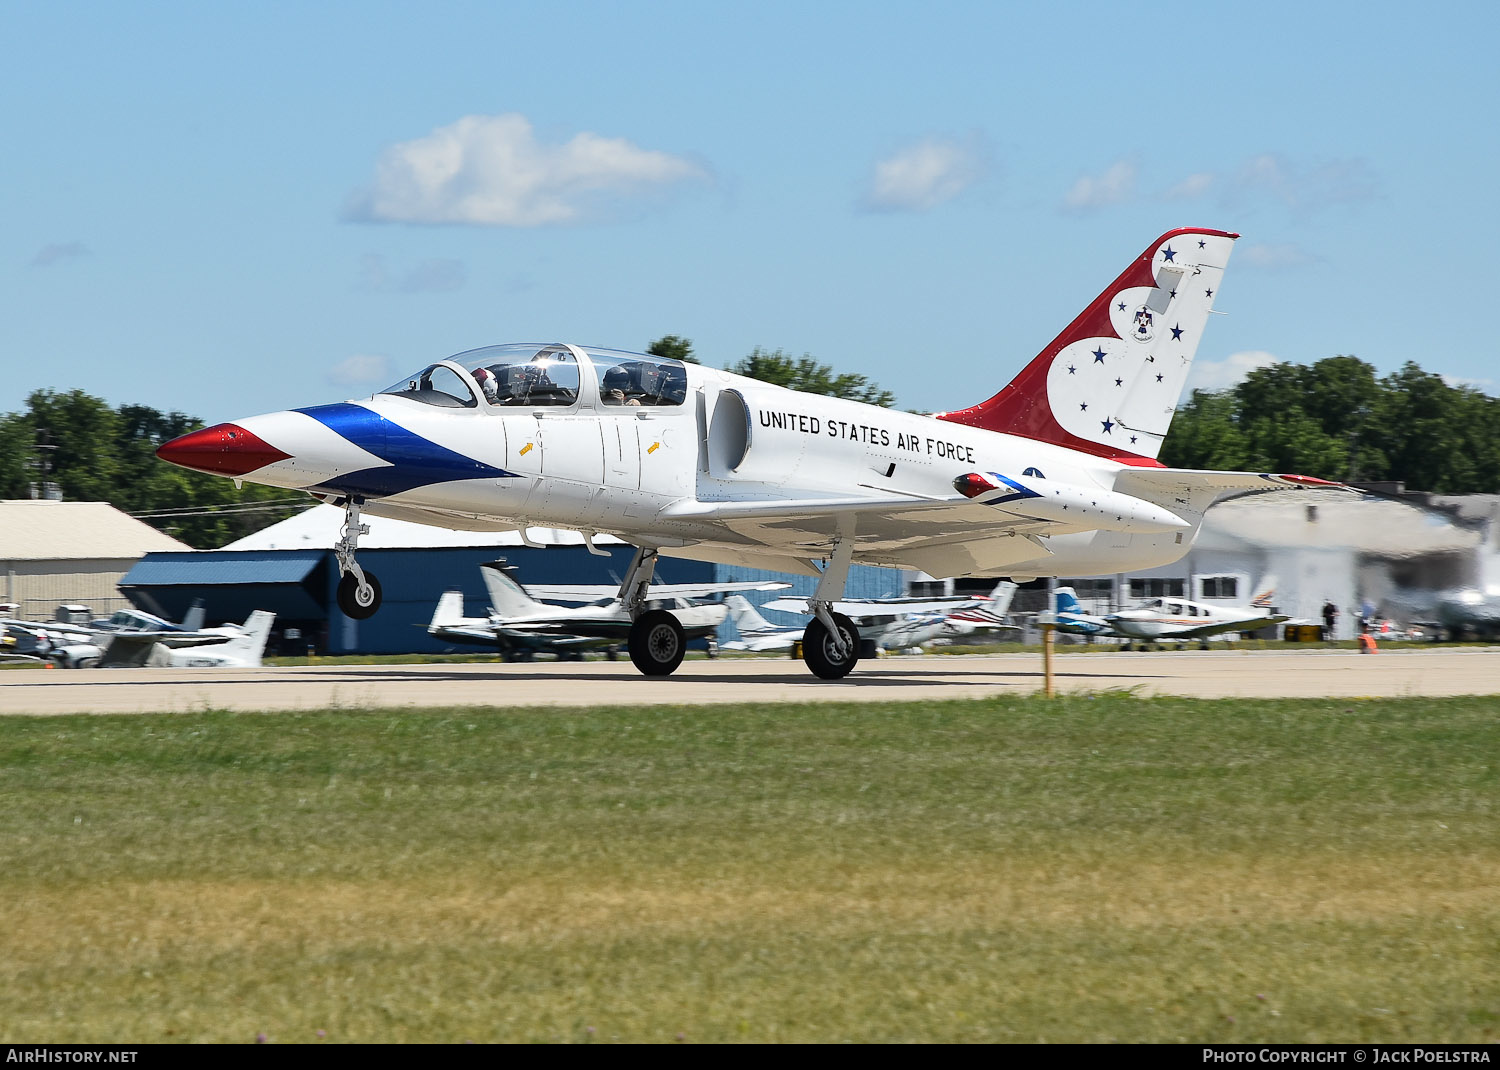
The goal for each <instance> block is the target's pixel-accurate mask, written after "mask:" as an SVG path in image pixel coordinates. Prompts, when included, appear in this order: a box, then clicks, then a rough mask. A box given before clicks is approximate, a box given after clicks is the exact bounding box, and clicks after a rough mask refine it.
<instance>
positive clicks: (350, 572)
mask: <svg viewBox="0 0 1500 1070" xmlns="http://www.w3.org/2000/svg"><path fill="white" fill-rule="evenodd" d="M360 504H361V503H360V500H359V499H358V498H352V497H351V498H348V499H346V500H345V501H344V529H343V533H342V534H341V535H340V536H339V541H338V543H337V544H336V545H335V546H334V548H333V555H334V557H336V558H337V559H338V563H339V572H340V574H341V578H340V579H339V590H338V603H339V609H341V610H343V612H344V615H345V616H346V617H352V618H353V619H355V620H367V619H368V618H370V617H373V616H374V615H375V611H376V610H377V609H379V608H380V597H381V596H380V581H379V580H377V579H376V578H375V573H373V572H366V571H365V570H364V569H362V568H360V567H359V562H358V561H357V560H355V558H354V552H355V551H356V550H357V549H359V537H360V536H361V535H368V534H369V533H370V525H368V524H361V523H360V522H359V507H360Z"/></svg>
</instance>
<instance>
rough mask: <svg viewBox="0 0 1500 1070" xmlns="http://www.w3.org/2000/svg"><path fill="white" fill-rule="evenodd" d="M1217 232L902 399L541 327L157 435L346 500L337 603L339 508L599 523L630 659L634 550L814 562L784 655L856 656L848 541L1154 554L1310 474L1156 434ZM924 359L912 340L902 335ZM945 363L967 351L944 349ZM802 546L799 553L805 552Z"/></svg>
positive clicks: (1090, 566)
mask: <svg viewBox="0 0 1500 1070" xmlns="http://www.w3.org/2000/svg"><path fill="white" fill-rule="evenodd" d="M1236 237H1238V235H1235V234H1231V233H1228V232H1225V231H1221V230H1209V229H1203V228H1184V229H1181V230H1173V231H1170V232H1169V233H1167V234H1163V235H1162V236H1161V237H1160V238H1158V239H1156V240H1155V241H1154V242H1152V243H1151V244H1150V245H1149V246H1147V247H1146V249H1145V251H1144V252H1142V253H1141V254H1140V255H1139V256H1137V257H1135V258H1133V259H1132V260H1131V261H1130V263H1129V264H1128V265H1127V266H1126V267H1125V269H1124V271H1123V272H1121V273H1120V275H1119V276H1118V277H1117V278H1116V279H1115V280H1114V282H1112V283H1111V284H1110V285H1109V286H1107V287H1106V288H1105V289H1104V290H1103V291H1102V292H1101V293H1100V294H1099V295H1098V296H1097V297H1096V298H1094V300H1093V301H1091V302H1090V303H1089V304H1088V306H1087V307H1086V308H1085V309H1084V310H1083V312H1082V313H1081V314H1080V315H1079V316H1078V317H1077V318H1076V319H1074V320H1073V322H1072V323H1071V324H1069V325H1068V326H1067V327H1066V328H1064V329H1063V331H1062V333H1061V334H1059V335H1058V336H1057V337H1056V338H1055V339H1054V340H1053V341H1052V342H1051V343H1050V344H1049V345H1047V346H1046V347H1045V348H1044V349H1043V350H1042V351H1041V353H1040V354H1038V355H1037V356H1036V357H1035V358H1034V359H1033V360H1032V361H1031V362H1030V363H1029V364H1027V365H1026V366H1025V367H1024V368H1023V369H1022V370H1021V372H1020V374H1019V375H1017V376H1016V377H1015V379H1014V380H1012V381H1011V382H1010V384H1009V385H1007V386H1005V387H1004V388H1003V389H1002V390H1000V391H999V393H997V394H995V395H994V396H993V397H991V398H989V400H987V401H983V402H980V403H979V404H977V405H974V406H972V407H970V408H965V409H959V410H957V411H953V412H945V413H938V414H937V415H936V416H922V415H918V414H914V413H905V412H897V411H895V410H892V409H884V408H878V407H875V406H871V405H864V404H861V403H859V402H855V401H847V400H844V399H841V398H833V397H824V396H820V395H815V394H808V393H801V392H798V391H794V390H787V389H784V388H781V387H777V386H772V385H770V384H767V383H764V382H760V381H758V380H755V379H750V378H746V377H744V376H738V375H734V374H732V373H730V372H727V371H719V370H716V369H714V368H710V367H707V366H704V365H699V364H686V363H683V362H681V361H677V360H671V359H667V358H663V357H655V356H650V355H647V354H640V353H623V352H618V351H614V350H605V349H595V348H589V347H584V346H576V345H565V344H548V345H539V344H527V345H506V346H491V347H488V348H485V349H476V350H471V351H469V352H466V353H460V354H458V355H457V356H454V357H452V358H449V359H446V360H440V361H438V362H437V363H435V364H431V365H429V366H427V367H426V368H423V369H422V370H420V371H418V372H415V373H413V374H412V375H411V376H409V377H405V378H403V379H402V380H401V381H400V382H397V383H395V384H393V385H392V386H390V387H389V388H388V389H386V390H383V391H381V392H380V393H378V394H376V395H375V396H373V397H371V398H368V399H365V400H361V401H350V402H345V403H342V404H336V405H317V406H312V407H309V408H304V409H296V410H291V411H286V412H278V413H272V414H269V415H265V416H254V417H250V418H248V419H242V420H239V421H236V422H234V423H224V424H218V425H216V426H214V427H208V428H204V429H202V430H199V431H193V432H190V433H189V434H186V435H183V436H181V437H179V438H176V439H173V440H172V441H170V442H168V443H165V444H164V445H162V446H161V447H160V448H159V449H158V450H157V456H159V457H160V458H162V459H163V460H166V461H170V462H172V463H174V464H179V465H182V466H184V467H187V468H193V469H197V470H199V471H203V472H210V473H213V474H216V475H220V476H224V477H226V478H230V479H234V480H249V481H251V482H254V483H263V484H266V485H268V486H276V487H287V488H293V489H297V490H306V491H307V492H309V493H311V494H312V495H314V496H315V497H317V498H319V499H321V500H323V501H325V502H331V503H333V504H335V505H339V506H341V507H342V508H343V509H344V511H345V525H344V534H343V537H342V538H341V539H340V541H339V543H338V545H337V546H336V547H335V554H336V558H337V561H338V565H339V571H340V573H341V574H342V576H343V578H342V580H341V582H340V584H339V606H340V608H341V609H342V610H343V611H344V613H346V614H347V615H349V616H351V617H355V618H362V617H367V616H369V615H370V614H372V613H374V612H375V610H376V609H377V608H378V607H379V605H380V599H381V594H380V584H379V582H378V581H377V580H376V579H375V578H374V576H372V575H371V574H370V573H368V572H366V571H365V569H364V568H363V566H362V565H361V564H360V563H359V561H358V559H357V556H356V551H357V550H358V545H359V536H360V535H361V534H364V533H366V530H367V528H366V525H364V524H362V523H361V520H360V518H361V515H362V513H363V512H369V513H372V514H376V515H380V516H390V517H396V518H399V519H403V520H414V521H418V522H421V523H427V524H433V525H436V526H438V527H446V528H470V529H474V530H497V529H502V528H503V529H511V528H522V529H524V528H525V527H527V526H533V525H534V526H547V527H564V528H571V529H576V530H579V531H582V532H583V533H584V537H585V540H586V542H587V544H588V545H589V546H592V545H593V543H592V537H593V535H594V534H596V533H598V532H609V533H612V534H615V535H618V536H620V537H622V538H624V539H625V540H626V541H628V542H632V543H634V544H635V545H637V546H639V547H641V548H643V550H644V552H643V553H642V554H640V555H638V556H637V558H636V561H635V563H634V565H633V567H632V569H631V572H630V574H629V575H628V576H626V578H625V582H624V583H623V584H622V585H621V589H622V591H624V592H625V594H624V596H623V597H624V603H625V605H624V611H625V613H626V615H627V616H628V617H629V618H630V619H631V620H632V621H633V622H634V625H633V627H631V628H630V630H629V636H628V639H627V641H628V643H629V646H630V650H631V660H632V661H634V662H635V664H636V666H637V667H638V668H641V669H642V671H643V672H645V673H647V674H648V675H664V674H666V673H669V672H671V671H672V670H673V669H674V668H676V665H677V663H678V660H679V659H678V657H677V653H678V652H679V651H680V649H681V646H682V643H683V639H684V636H683V632H682V625H681V622H680V621H678V620H677V618H676V617H675V616H673V615H672V614H671V613H668V612H665V611H664V610H659V609H652V608H650V605H649V602H650V584H651V580H652V576H653V574H654V570H655V566H656V561H657V558H658V555H660V554H667V555H669V556H677V557H687V558H693V559H697V560H707V561H719V562H724V563H726V564H731V565H737V566H744V567H751V568H766V569H772V570H775V571H779V572H791V573H797V574H801V575H810V576H817V577H819V580H818V586H817V590H816V591H815V592H814V593H813V596H812V598H811V599H809V600H808V608H809V609H810V610H811V611H812V614H813V619H812V621H811V622H810V623H809V624H808V626H807V629H806V632H805V633H804V636H803V660H804V661H806V663H807V665H808V667H809V668H810V669H811V670H812V671H813V672H814V673H815V674H817V675H818V676H819V677H822V678H824V679H838V678H841V677H843V676H845V675H846V674H847V673H849V672H850V671H851V670H852V669H853V668H854V665H855V662H856V661H857V660H858V657H859V646H860V644H859V635H858V631H857V629H856V628H855V625H854V622H853V621H852V620H850V619H849V617H848V616H847V615H845V614H843V613H840V612H839V611H838V609H837V608H836V603H838V602H839V601H840V600H841V599H842V598H843V595H844V588H845V585H846V583H847V580H848V576H849V568H850V565H851V564H852V563H853V562H856V561H858V562H864V563H868V564H872V565H882V566H889V567H898V568H910V569H916V570H919V571H922V572H926V573H927V574H928V575H931V576H934V577H939V578H941V577H949V576H972V575H1008V576H1010V577H1011V578H1012V579H1014V580H1017V581H1021V580H1029V579H1032V578H1034V577H1037V576H1059V575H1075V576H1094V575H1102V574H1108V573H1117V572H1128V571H1136V570H1140V569H1145V568H1151V567H1155V566H1158V565H1163V564H1167V563H1170V562H1172V561H1176V560H1177V559H1179V558H1180V557H1182V555H1183V554H1185V553H1187V551H1188V550H1189V549H1190V548H1191V546H1192V544H1193V540H1194V538H1195V537H1196V536H1197V534H1198V530H1199V527H1200V525H1201V523H1202V521H1203V515H1204V513H1205V512H1206V511H1207V510H1208V508H1209V507H1210V506H1211V505H1212V504H1213V503H1214V502H1215V501H1216V500H1217V499H1218V498H1219V496H1220V495H1222V494H1224V493H1225V492H1230V491H1235V492H1249V491H1255V490H1276V489H1301V488H1304V487H1308V486H1322V487H1326V486H1334V484H1329V483H1327V482H1326V481H1324V480H1317V479H1310V478H1308V477H1304V476H1291V475H1274V474H1268V473H1254V472H1207V471H1196V470H1188V469H1174V468H1166V467H1164V466H1162V465H1161V464H1160V462H1158V461H1157V460H1156V457H1157V454H1158V452H1159V451H1160V449H1161V444H1162V441H1163V439H1164V438H1165V436H1166V433H1167V429H1168V426H1169V425H1170V423H1171V420H1172V414H1173V412H1174V411H1175V409H1176V405H1177V400H1178V398H1179V397H1180V396H1181V393H1182V389H1183V385H1184V383H1185V382H1186V381H1187V376H1188V371H1189V367H1190V365H1191V363H1192V359H1193V355H1194V353H1195V352H1196V350H1197V347H1198V342H1199V340H1200V338H1201V337H1202V334H1203V331H1204V328H1205V326H1206V324H1207V322H1208V319H1209V312H1210V311H1211V306H1212V304H1213V299H1214V295H1215V294H1217V293H1218V290H1219V283H1220V279H1221V278H1222V277H1223V273H1224V267H1225V264H1226V263H1227V262H1228V259H1229V254H1230V251H1231V249H1232V248H1233V245H1234V241H1235V238H1236ZM913 356H914V363H916V362H917V361H920V373H921V374H924V375H928V376H931V375H932V374H934V365H933V363H932V357H931V355H930V354H929V353H925V352H924V353H922V354H914V355H913ZM951 356H952V365H951V366H952V367H953V368H954V369H960V368H966V369H971V368H973V367H974V366H975V363H976V361H975V359H974V358H973V357H972V355H964V354H952V355H951ZM820 562H823V563H825V564H824V566H823V567H822V568H821V569H820V568H819V563H820Z"/></svg>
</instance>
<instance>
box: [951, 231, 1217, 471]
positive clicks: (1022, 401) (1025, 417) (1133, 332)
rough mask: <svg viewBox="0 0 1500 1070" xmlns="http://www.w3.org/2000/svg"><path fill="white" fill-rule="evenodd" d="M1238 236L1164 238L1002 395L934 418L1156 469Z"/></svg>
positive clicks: (1188, 233) (1202, 233)
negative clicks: (1163, 443)
mask: <svg viewBox="0 0 1500 1070" xmlns="http://www.w3.org/2000/svg"><path fill="white" fill-rule="evenodd" d="M1236 237H1238V235H1235V234H1230V233H1228V232H1226V231H1222V230H1203V229H1198V228H1187V229H1183V230H1174V231H1172V232H1170V233H1168V234H1163V235H1162V236H1161V237H1160V238H1158V239H1157V240H1156V241H1154V242H1152V243H1151V245H1150V246H1148V247H1147V248H1146V250H1145V252H1143V253H1142V254H1141V255H1140V256H1138V257H1136V258H1135V259H1134V260H1133V261H1131V263H1130V265H1129V266H1128V267H1127V268H1126V269H1125V270H1124V271H1123V272H1121V274H1120V276H1119V278H1117V279H1115V281H1114V282H1112V283H1111V284H1110V285H1109V286H1108V287H1107V288H1106V289H1105V290H1104V292H1103V293H1101V294H1099V296H1098V297H1096V298H1095V299H1094V300H1093V302H1092V303H1091V304H1090V305H1089V306H1088V308H1086V309H1084V310H1083V312H1082V313H1080V314H1079V316H1078V318H1077V319H1075V320H1074V321H1073V322H1072V323H1071V324H1069V325H1068V326H1067V327H1066V328H1065V329H1064V330H1063V332H1062V333H1061V334H1059V335H1058V336H1057V337H1056V338H1054V339H1053V340H1052V342H1051V343H1050V344H1049V345H1048V346H1047V347H1046V348H1045V349H1043V350H1042V351H1041V352H1040V353H1039V354H1037V356H1036V357H1035V358H1034V359H1033V360H1032V361H1031V363H1029V364H1027V365H1026V367H1025V368H1024V369H1022V371H1021V373H1020V374H1019V375H1017V376H1016V377H1015V379H1013V380H1012V381H1011V382H1010V384H1009V385H1008V386H1006V388H1005V389H1004V390H1002V391H1000V393H998V394H996V395H995V396H994V397H992V398H990V399H989V400H988V401H985V402H983V403H981V404H979V405H975V406H974V407H973V408H970V409H963V410H961V411H958V412H946V413H939V414H938V418H939V419H942V420H951V421H952V422H954V423H961V424H968V425H969V426H971V427H983V428H985V429H986V430H989V431H999V432H1002V433H1004V434H1010V435H1018V436H1021V437H1024V438H1031V439H1036V440H1038V441H1041V442H1050V443H1053V444H1054V445H1058V446H1066V447H1067V448H1069V449H1075V450H1081V451H1084V452H1086V453H1092V454H1095V455H1097V456H1101V457H1109V458H1111V459H1113V460H1117V461H1122V462H1124V463H1126V464H1136V465H1153V464H1154V463H1155V458H1156V456H1157V454H1158V453H1160V452H1161V444H1162V440H1163V439H1164V438H1165V437H1166V434H1167V428H1168V426H1169V425H1170V424H1171V422H1172V414H1173V413H1174V412H1175V411H1176V409H1177V402H1178V399H1179V398H1181V397H1182V391H1183V387H1184V385H1185V384H1186V382H1187V377H1188V371H1189V368H1190V366H1191V364H1192V362H1193V356H1194V354H1195V353H1196V351H1197V348H1198V342H1199V340H1200V339H1201V338H1202V337H1203V328H1204V326H1205V325H1206V324H1207V322H1208V314H1209V312H1211V311H1212V307H1211V306H1212V304H1213V297H1214V294H1216V293H1217V292H1218V289H1219V280H1220V278H1221V277H1222V275H1223V273H1224V266H1225V264H1227V263H1228V261H1229V254H1230V251H1231V250H1232V249H1233V248H1234V240H1235V238H1236ZM1126 339H1129V341H1128V342H1127V341H1126Z"/></svg>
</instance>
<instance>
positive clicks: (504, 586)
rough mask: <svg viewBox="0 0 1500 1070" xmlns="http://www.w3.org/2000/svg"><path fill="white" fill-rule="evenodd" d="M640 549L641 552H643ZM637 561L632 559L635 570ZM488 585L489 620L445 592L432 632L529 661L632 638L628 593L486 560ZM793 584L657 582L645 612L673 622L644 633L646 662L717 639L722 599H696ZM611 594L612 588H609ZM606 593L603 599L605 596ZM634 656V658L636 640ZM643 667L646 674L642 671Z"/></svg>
mask: <svg viewBox="0 0 1500 1070" xmlns="http://www.w3.org/2000/svg"><path fill="white" fill-rule="evenodd" d="M640 553H641V552H640V551H637V557H639V556H640ZM635 570H636V566H635V565H634V564H632V571H635ZM480 571H481V572H482V573H483V575H484V583H485V588H486V589H487V590H488V591H489V595H490V612H489V615H488V616H485V617H465V616H464V596H463V592H461V591H448V592H446V593H445V594H443V596H442V597H441V598H439V599H438V604H437V608H436V609H435V610H434V611H433V614H432V622H431V623H430V624H429V625H428V627H427V632H428V634H429V635H432V636H435V637H437V638H439V639H447V640H449V641H451V642H458V643H471V644H476V645H482V646H491V647H499V648H501V649H502V650H505V651H507V653H508V656H509V653H510V652H514V654H515V655H516V656H517V657H518V658H519V659H529V657H530V655H531V654H534V653H535V652H536V651H538V650H552V651H553V652H555V653H558V654H560V655H561V656H563V657H567V656H569V654H572V653H576V652H580V651H582V650H584V649H588V648H591V647H612V646H619V645H621V644H627V643H629V640H630V638H631V630H632V628H633V627H634V625H635V620H634V618H633V617H632V616H631V614H630V612H629V610H628V608H627V605H626V597H627V595H628V593H629V592H627V591H625V590H623V588H622V589H621V590H615V589H614V588H604V587H593V586H576V585H572V586H551V587H535V586H534V587H530V588H527V587H523V586H522V585H521V584H520V583H518V582H516V580H515V578H514V577H513V576H512V575H511V574H510V573H511V572H512V571H513V569H511V568H510V567H508V566H506V565H505V563H504V562H503V561H488V562H486V563H485V564H483V565H481V566H480ZM789 586H791V585H790V584H787V583H780V582H774V581H744V582H739V583H697V584H694V583H671V584H657V585H655V587H653V588H652V590H651V592H650V596H649V598H648V600H647V603H646V606H647V610H648V611H650V612H661V613H663V614H665V616H666V617H670V618H671V619H672V621H675V622H676V623H675V626H674V625H673V624H672V623H671V622H669V621H662V622H660V623H659V624H658V625H657V627H655V628H654V629H653V630H652V631H651V632H650V634H649V635H648V636H647V642H646V644H645V652H646V653H647V654H649V656H650V659H651V660H650V661H649V662H648V665H649V666H655V665H659V664H666V665H670V667H671V668H669V669H668V670H667V671H668V672H670V671H671V670H672V669H675V668H677V666H678V665H679V664H680V663H681V662H682V658H683V655H684V654H685V653H686V646H685V643H686V641H687V640H690V639H708V640H709V641H710V642H713V641H714V640H715V638H716V633H717V632H718V630H719V625H720V624H722V623H724V617H725V614H726V613H727V612H728V608H727V607H726V606H725V605H724V603H723V602H694V601H692V599H693V598H701V597H704V596H706V595H710V594H719V593H721V592H724V591H774V590H777V589H780V588H783V587H789ZM606 592H607V593H606ZM544 593H545V594H549V595H551V596H552V597H556V598H562V599H566V600H569V601H582V600H585V599H590V598H592V599H596V600H595V601H593V602H591V603H590V604H588V605H582V606H576V607H575V606H561V605H555V604H553V603H550V602H543V601H540V600H539V599H538V598H537V597H535V596H536V595H541V594H544ZM601 594H602V595H604V596H603V597H600V595H601ZM629 649H630V655H631V658H632V659H634V658H636V657H637V650H636V647H635V646H634V645H631V646H630V647H629ZM642 671H643V672H645V671H647V669H646V668H644V667H643V668H642Z"/></svg>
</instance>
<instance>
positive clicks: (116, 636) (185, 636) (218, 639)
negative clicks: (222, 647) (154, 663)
mask: <svg viewBox="0 0 1500 1070" xmlns="http://www.w3.org/2000/svg"><path fill="white" fill-rule="evenodd" d="M100 638H101V639H107V640H109V641H110V643H111V644H114V643H117V642H119V641H121V640H129V641H131V642H135V641H137V640H139V641H142V642H146V643H160V644H161V645H162V646H166V647H171V648H172V649H173V650H178V649H182V648H185V647H194V646H213V645H214V644H215V643H227V642H228V641H229V640H230V639H232V638H234V637H233V636H230V635H225V634H223V633H222V632H105V633H104V634H103V635H102V636H100Z"/></svg>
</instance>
